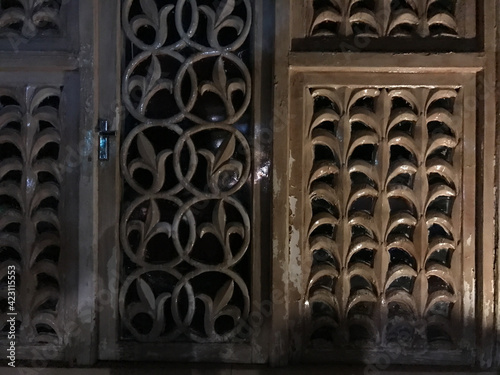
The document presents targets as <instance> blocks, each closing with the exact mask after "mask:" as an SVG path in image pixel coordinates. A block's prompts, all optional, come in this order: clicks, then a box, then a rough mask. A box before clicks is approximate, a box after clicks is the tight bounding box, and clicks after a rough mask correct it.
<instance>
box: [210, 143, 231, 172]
mask: <svg viewBox="0 0 500 375" xmlns="http://www.w3.org/2000/svg"><path fill="white" fill-rule="evenodd" d="M235 148H236V140H235V137H234V134H231V135H230V137H229V138H226V139H225V140H224V142H223V143H222V144H221V145H220V147H219V150H218V151H217V154H216V155H215V161H214V166H213V170H212V173H213V172H215V171H216V170H217V169H219V168H220V166H221V165H223V164H225V163H226V162H227V161H229V160H230V159H231V158H232V156H233V154H234V150H235Z"/></svg>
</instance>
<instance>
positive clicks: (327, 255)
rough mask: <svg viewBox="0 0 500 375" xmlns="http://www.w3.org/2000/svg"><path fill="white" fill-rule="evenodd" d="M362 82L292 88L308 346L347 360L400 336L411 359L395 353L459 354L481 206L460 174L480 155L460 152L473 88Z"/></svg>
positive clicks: (470, 302)
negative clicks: (296, 108) (475, 218)
mask: <svg viewBox="0 0 500 375" xmlns="http://www.w3.org/2000/svg"><path fill="white" fill-rule="evenodd" d="M305 76H306V77H307V74H306V75H305ZM311 77H314V78H311V80H312V81H315V80H317V79H318V78H319V77H320V75H316V76H314V75H311ZM408 79H412V78H409V77H408V76H405V78H402V79H401V80H400V82H405V80H408ZM360 80H362V78H361V79H357V80H356V84H352V85H330V86H329V85H321V84H317V83H315V84H308V83H304V86H300V83H298V84H297V89H296V90H297V91H293V92H295V94H293V92H292V95H296V96H295V98H298V99H295V101H296V103H297V105H299V103H298V101H299V100H300V101H302V105H303V108H304V110H303V112H302V113H303V114H302V115H300V112H298V113H297V117H296V118H297V119H302V120H303V133H302V134H303V135H302V137H303V146H302V147H301V148H300V149H295V148H294V146H293V144H296V145H297V144H298V142H299V140H298V139H297V138H295V137H298V136H299V134H300V133H299V132H297V133H295V132H292V148H291V154H290V157H291V163H292V165H293V167H292V178H297V177H298V176H299V173H300V174H301V175H302V182H301V183H299V185H297V186H294V185H292V190H291V192H290V202H291V209H292V224H291V225H292V226H291V229H290V230H291V244H290V246H291V254H292V282H293V283H294V285H295V286H296V287H298V290H299V291H300V292H299V293H300V294H301V296H302V302H301V304H302V306H301V307H299V311H301V314H302V317H303V319H304V326H303V327H302V328H301V329H303V334H304V338H303V345H304V350H305V351H306V352H309V353H313V354H312V357H314V358H317V355H318V353H321V352H322V351H325V350H326V351H330V350H334V351H335V352H337V355H336V356H335V357H336V358H337V359H340V360H342V359H348V358H351V360H352V359H353V358H352V357H349V355H351V356H352V355H353V353H356V352H357V353H358V354H357V355H358V357H359V356H361V357H362V356H363V355H366V356H367V358H368V357H369V356H370V355H371V352H372V351H373V352H381V351H383V350H385V349H387V350H391V349H390V348H392V347H393V346H394V345H396V346H397V347H398V348H403V349H404V352H405V356H404V357H405V359H404V360H403V359H402V358H403V356H401V357H400V358H399V359H396V360H395V361H398V360H400V361H409V362H411V361H412V359H411V358H412V356H415V355H416V356H417V357H418V356H420V355H422V356H425V355H424V354H422V353H429V352H430V351H433V350H435V351H436V352H439V351H444V352H448V353H450V352H456V353H455V354H454V355H452V357H453V358H455V360H458V359H460V355H461V354H460V353H462V352H463V351H464V350H465V351H467V346H468V345H470V343H471V342H473V335H472V333H471V326H472V325H473V321H474V315H473V311H474V298H473V296H472V294H471V292H472V290H473V279H471V278H472V277H473V269H465V268H464V260H465V259H468V260H470V256H471V254H473V247H472V246H471V241H472V240H471V238H472V237H470V233H471V231H472V230H473V228H471V227H468V228H467V229H466V230H465V233H467V236H466V237H465V239H464V225H465V224H464V223H465V221H464V219H463V215H468V214H469V213H470V214H473V213H472V212H473V205H474V204H473V199H474V198H473V196H471V195H470V194H471V193H472V192H473V188H472V187H471V186H465V187H464V179H463V173H464V168H466V167H465V166H469V165H470V163H472V162H473V160H474V154H473V152H472V153H471V150H465V149H464V134H465V133H467V137H469V136H471V135H472V134H473V131H474V130H473V129H474V124H473V123H470V112H467V111H466V110H465V109H464V97H468V96H469V95H470V93H467V94H466V92H467V90H468V89H465V88H464V87H465V86H464V84H463V83H456V84H454V85H445V84H439V85H418V84H417V83H416V82H418V79H412V81H413V82H414V83H415V84H414V85H411V86H407V85H401V84H399V85H398V84H395V82H397V81H398V79H397V78H394V77H391V79H390V80H391V84H390V85H360V84H359V81H360ZM377 80H378V81H382V82H383V80H384V78H383V75H382V77H381V78H378V79H377ZM332 81H335V79H332ZM427 81H432V79H427ZM299 82H300V80H299ZM305 82H307V78H306V79H305ZM368 82H369V79H368ZM466 82H468V83H467V84H466V86H467V85H468V84H470V83H471V81H470V80H466ZM299 87H302V88H299ZM467 87H468V86H467ZM302 90H304V91H302ZM299 92H301V93H300V94H299ZM468 111H470V108H469V109H468ZM302 116H303V117H302ZM464 116H467V119H468V120H467V121H465V120H464ZM294 126H295V125H294ZM297 126H298V123H297ZM301 126H302V125H301ZM465 126H467V127H468V128H464V127H465ZM471 131H472V133H471ZM473 138H474V137H473V136H472V140H473ZM472 140H471V139H469V140H468V141H467V142H465V143H468V142H471V141H472ZM299 169H300V171H299ZM293 176H295V177H293ZM302 194H304V195H302ZM467 225H469V224H467ZM296 251H297V252H299V254H300V255H298V259H297V260H296V259H294V258H293V257H294V254H297V253H296ZM471 252H472V253H471ZM295 262H298V263H297V265H298V266H299V267H300V270H301V271H300V272H301V274H299V273H297V272H299V271H298V270H295V269H294V267H293V264H294V263H295ZM471 266H472V265H471V263H469V264H468V267H471ZM471 272H472V273H471ZM297 329H299V328H297ZM471 340H472V341H471ZM339 350H340V351H339ZM342 351H347V352H350V354H348V355H347V356H346V358H342V355H339V354H338V353H342ZM417 353H420V354H417ZM307 357H308V355H307V354H306V355H305V358H307ZM430 357H433V355H430ZM358 360H359V358H358ZM463 360H464V361H465V362H466V361H470V360H471V357H470V355H464V358H463Z"/></svg>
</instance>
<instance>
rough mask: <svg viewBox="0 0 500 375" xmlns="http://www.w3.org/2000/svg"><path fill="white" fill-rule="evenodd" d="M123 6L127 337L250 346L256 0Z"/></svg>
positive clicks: (122, 301)
mask: <svg viewBox="0 0 500 375" xmlns="http://www.w3.org/2000/svg"><path fill="white" fill-rule="evenodd" d="M122 6H123V9H122V28H123V33H124V37H125V38H126V40H127V46H128V47H127V48H126V53H125V55H126V66H127V67H126V69H125V70H124V73H123V81H122V98H123V103H124V105H125V107H126V110H127V113H128V114H127V116H126V118H125V123H124V130H123V131H124V133H125V137H124V140H123V142H122V144H121V160H120V164H121V173H122V177H123V194H122V214H121V223H120V241H121V248H122V253H121V259H122V260H121V264H122V266H121V269H120V273H121V278H122V280H123V282H122V283H121V285H120V295H119V310H120V323H121V325H120V335H121V338H122V339H123V340H133V341H142V342H169V341H184V342H185V341H188V342H193V341H194V342H200V343H205V342H213V343H215V342H234V341H238V342H241V341H245V340H246V339H245V338H244V333H243V332H242V327H243V326H244V322H245V321H246V319H247V318H248V315H249V311H250V289H249V288H250V281H251V279H250V277H249V271H250V260H251V259H250V239H251V232H250V231H251V226H250V223H251V213H250V211H249V209H250V207H251V197H252V194H251V188H250V186H249V178H250V175H251V166H252V155H251V151H250V145H249V138H250V137H251V134H252V132H251V127H250V126H249V125H250V123H249V111H248V108H249V103H250V100H251V92H252V80H251V75H250V71H249V68H248V61H249V55H248V49H249V32H250V27H251V24H252V6H251V3H250V1H249V0H244V1H239V2H235V1H231V0H223V1H205V0H199V1H195V0H190V1H186V0H177V1H166V2H161V3H160V2H156V1H154V0H140V1H139V0H125V1H123V3H122Z"/></svg>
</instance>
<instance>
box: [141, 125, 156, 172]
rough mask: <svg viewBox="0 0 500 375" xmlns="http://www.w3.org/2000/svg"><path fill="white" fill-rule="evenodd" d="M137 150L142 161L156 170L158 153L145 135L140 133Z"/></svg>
mask: <svg viewBox="0 0 500 375" xmlns="http://www.w3.org/2000/svg"><path fill="white" fill-rule="evenodd" d="M137 148H138V150H139V154H140V155H141V157H142V159H144V161H145V162H146V163H147V164H148V165H149V166H150V167H151V168H152V169H153V170H155V169H156V152H155V149H154V147H153V145H152V144H151V142H150V141H149V140H148V139H147V137H146V136H145V135H144V134H143V133H139V134H138V136H137Z"/></svg>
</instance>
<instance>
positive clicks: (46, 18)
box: [0, 0, 62, 38]
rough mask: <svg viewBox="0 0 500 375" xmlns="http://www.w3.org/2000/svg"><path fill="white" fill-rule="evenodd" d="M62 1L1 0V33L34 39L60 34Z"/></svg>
mask: <svg viewBox="0 0 500 375" xmlns="http://www.w3.org/2000/svg"><path fill="white" fill-rule="evenodd" d="M61 3H62V0H0V33H4V34H5V33H7V34H9V35H15V34H18V35H19V36H22V37H24V38H32V37H34V36H35V35H37V34H59V33H60V31H61V30H60V28H61V20H60V10H61Z"/></svg>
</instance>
